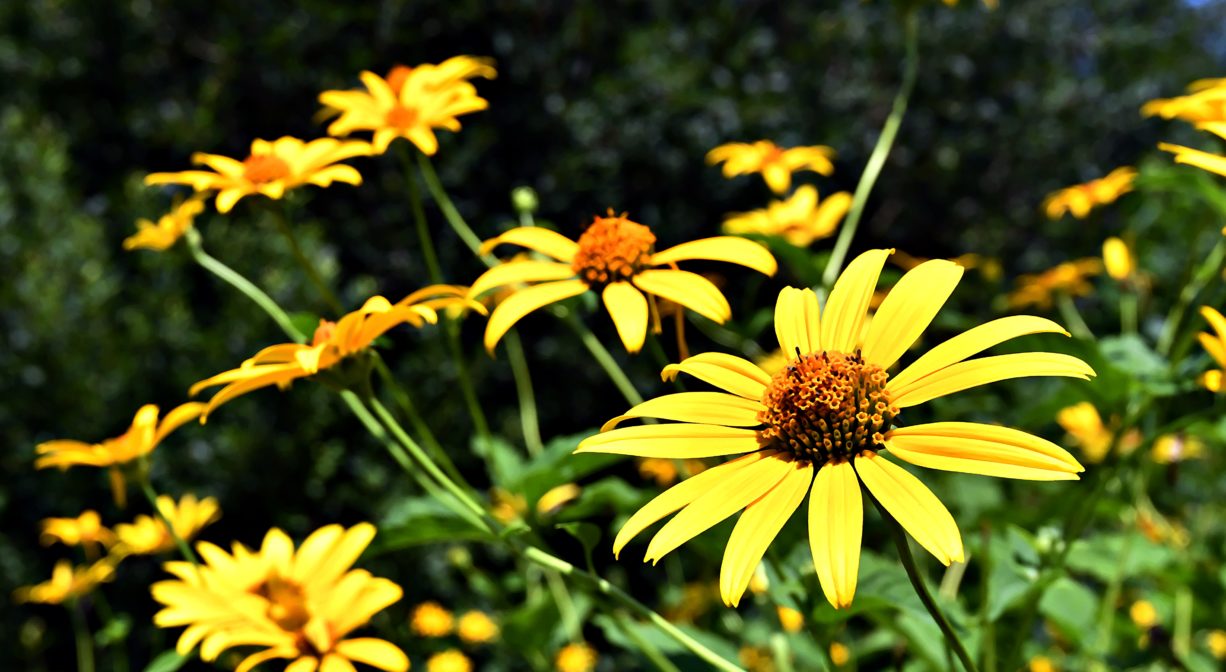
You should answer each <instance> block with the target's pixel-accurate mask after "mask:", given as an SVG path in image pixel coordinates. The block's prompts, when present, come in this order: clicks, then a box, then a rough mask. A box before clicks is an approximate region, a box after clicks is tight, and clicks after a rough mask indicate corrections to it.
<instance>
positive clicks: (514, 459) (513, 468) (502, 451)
mask: <svg viewBox="0 0 1226 672" xmlns="http://www.w3.org/2000/svg"><path fill="white" fill-rule="evenodd" d="M472 451H473V453H475V454H476V455H477V456H478V457H480V458H481V459H482V460H483V461H484V462H485V466H486V468H487V469H489V472H490V479H491V480H493V481H494V482H495V483H513V482H515V481H516V480H518V479H519V477H520V474H521V473H522V472H523V469H524V454H523V452H522V451H520V450H518V449H516V448H515V446H514V445H513V444H512V443H511V442H510V441H508V440H507V439H505V438H504V437H501V436H493V435H490V436H474V437H473V439H472Z"/></svg>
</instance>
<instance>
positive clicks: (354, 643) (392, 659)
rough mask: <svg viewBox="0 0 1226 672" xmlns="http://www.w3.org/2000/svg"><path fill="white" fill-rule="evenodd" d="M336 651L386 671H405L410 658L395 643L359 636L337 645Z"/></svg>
mask: <svg viewBox="0 0 1226 672" xmlns="http://www.w3.org/2000/svg"><path fill="white" fill-rule="evenodd" d="M336 652H337V653H339V654H341V655H342V656H345V657H347V658H349V659H350V660H353V661H356V662H359V663H365V664H367V665H370V666H372V667H377V668H379V669H380V670H385V672H405V670H408V669H409V658H408V656H406V655H404V652H403V651H401V650H400V648H399V647H397V646H396V645H395V644H392V643H391V642H386V641H384V640H382V639H373V638H370V637H359V638H355V639H347V640H345V641H343V642H340V643H339V644H337V645H336Z"/></svg>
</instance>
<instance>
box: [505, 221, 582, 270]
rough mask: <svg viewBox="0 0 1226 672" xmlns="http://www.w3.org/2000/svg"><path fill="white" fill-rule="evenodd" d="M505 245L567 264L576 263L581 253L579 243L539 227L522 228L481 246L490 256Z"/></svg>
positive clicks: (512, 230)
mask: <svg viewBox="0 0 1226 672" xmlns="http://www.w3.org/2000/svg"><path fill="white" fill-rule="evenodd" d="M504 243H505V244H509V245H519V246H521V247H526V248H528V249H530V250H536V251H537V252H540V253H541V254H545V255H548V256H550V257H553V258H554V259H557V260H558V261H565V262H566V263H570V262H571V261H574V259H575V253H576V252H578V251H579V244H578V243H576V242H575V241H573V240H571V239H569V238H567V237H566V236H563V235H562V234H560V233H558V232H556V231H550V230H549V229H543V228H541V227H539V226H522V227H520V228H518V229H511V230H510V231H507V232H506V233H504V234H502V235H500V236H496V237H494V238H491V239H489V240H487V241H485V242H484V243H482V244H481V253H482V254H489V252H490V251H491V250H493V249H494V248H495V247H498V246H499V245H502V244H504Z"/></svg>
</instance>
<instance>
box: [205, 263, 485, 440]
mask: <svg viewBox="0 0 1226 672" xmlns="http://www.w3.org/2000/svg"><path fill="white" fill-rule="evenodd" d="M465 290H466V288H464V287H457V286H453V285H431V286H429V287H426V288H424V289H420V290H418V291H416V292H413V293H412V294H410V295H408V296H407V297H405V298H404V299H401V300H400V301H399V302H397V303H391V302H390V301H388V300H387V299H385V298H383V297H382V296H374V297H371V298H370V299H367V301H366V303H365V304H363V305H362V307H361V308H359V309H358V310H355V311H353V312H352V313H349V314H348V315H345V316H344V317H342V318H341V319H340V320H338V321H337V322H331V321H328V320H320V321H319V327H318V328H317V329H316V330H315V335H314V337H313V338H312V339H311V343H310V344H309V345H308V344H305V343H282V344H280V345H272V346H269V347H267V348H264V349H263V350H261V351H260V352H258V353H256V354H255V356H253V357H252V358H250V359H248V360H247V361H245V362H243V363H242V365H241V366H239V367H238V368H237V369H231V370H229V371H225V372H222V373H219V374H217V375H215V376H213V377H211V378H206V379H205V380H202V381H200V382H198V383H196V384H195V385H192V387H191V390H190V391H189V394H190V395H191V396H195V395H196V394H197V393H199V392H200V391H201V390H204V389H207V388H210V387H214V386H217V385H224V386H225V387H223V388H222V389H221V390H220V391H218V392H217V393H216V394H214V395H213V397H212V398H211V399H209V402H208V404H207V406H205V405H202V406H203V408H204V412H203V413H202V415H201V417H200V420H201V422H204V421H205V420H207V419H208V416H209V414H210V413H212V412H213V411H215V410H216V409H217V407H219V406H221V405H222V404H224V403H226V402H228V401H230V400H231V399H234V398H235V397H239V396H242V395H244V394H247V393H248V392H252V391H254V390H258V389H261V388H264V387H268V386H270V385H276V386H277V387H279V388H281V389H285V388H286V387H288V386H289V385H290V383H292V382H293V381H295V380H297V379H299V378H306V377H308V376H313V375H315V374H317V373H319V372H321V371H324V370H327V369H330V368H332V367H334V366H336V365H337V364H339V363H340V362H342V361H344V360H345V359H347V358H349V357H352V356H354V355H357V354H360V353H362V352H364V351H365V350H366V349H367V348H369V347H370V344H371V343H372V342H374V340H375V339H376V338H379V337H380V336H382V335H383V334H385V333H387V332H388V331H389V330H390V329H392V328H394V327H397V326H399V325H401V324H406V323H407V324H409V325H412V326H414V327H422V326H424V325H426V324H434V323H435V322H437V321H438V313H437V312H436V311H437V310H440V309H445V308H447V307H449V306H453V305H459V306H466V307H468V308H471V309H473V310H476V311H477V312H481V313H484V312H485V308H483V307H482V306H481V305H479V304H476V303H473V302H472V301H468V300H467V299H465V298H464V292H465Z"/></svg>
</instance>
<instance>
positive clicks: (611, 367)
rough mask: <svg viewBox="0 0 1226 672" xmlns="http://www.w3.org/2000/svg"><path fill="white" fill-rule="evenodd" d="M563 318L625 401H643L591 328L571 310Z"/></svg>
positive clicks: (634, 402) (633, 404)
mask: <svg viewBox="0 0 1226 672" xmlns="http://www.w3.org/2000/svg"><path fill="white" fill-rule="evenodd" d="M563 319H564V321H565V322H566V324H567V325H569V326H570V328H571V329H573V330H574V332H575V334H576V335H578V336H579V340H580V341H582V342H583V345H584V346H585V347H586V348H587V350H588V352H590V353H592V357H594V358H595V359H596V363H597V364H599V365H600V368H602V369H604V371H605V373H607V374H608V375H609V379H610V380H612V381H613V384H614V385H616V386H617V389H618V391H619V392H621V393H622V396H623V397H625V398H626V401H628V402H630V405H631V406H638V405H639V404H641V403H643V397H642V395H640V394H639V392H638V390H636V389H634V383H632V382H630V378H629V377H628V376H626V373H625V372H624V371H622V369H621V367H620V366H618V365H617V360H616V359H613V355H612V354H611V353H609V351H608V349H607V348H605V347H604V345H603V344H602V343H601V342H600V339H599V338H596V334H593V333H592V330H591V329H588V328H587V325H585V324H583V322H582V321H581V320H580V319H579V316H578V315H575V314H574V313H573V312H567V313H566V316H565V317H564V318H563Z"/></svg>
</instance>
